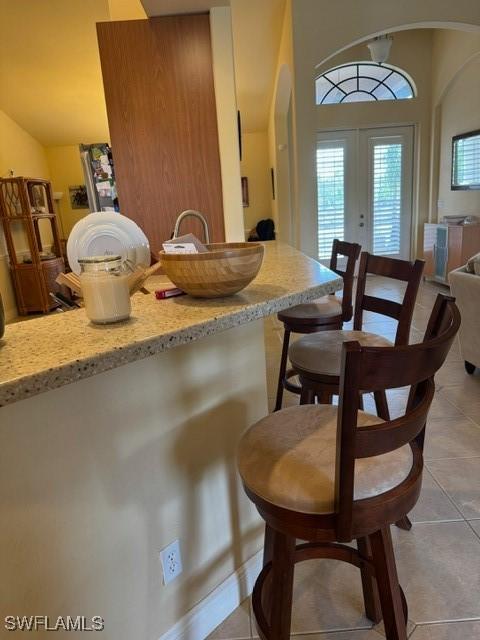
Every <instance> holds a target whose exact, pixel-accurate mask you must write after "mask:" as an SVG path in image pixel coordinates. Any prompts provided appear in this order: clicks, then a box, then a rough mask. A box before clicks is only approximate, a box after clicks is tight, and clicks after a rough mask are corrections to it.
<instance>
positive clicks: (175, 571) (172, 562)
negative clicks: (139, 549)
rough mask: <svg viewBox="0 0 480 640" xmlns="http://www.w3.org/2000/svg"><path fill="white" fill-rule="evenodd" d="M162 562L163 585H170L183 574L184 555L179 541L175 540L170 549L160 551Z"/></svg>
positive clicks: (169, 546)
mask: <svg viewBox="0 0 480 640" xmlns="http://www.w3.org/2000/svg"><path fill="white" fill-rule="evenodd" d="M160 562H161V563H162V571H163V584H169V583H170V582H172V580H175V578H176V577H177V576H179V575H180V574H181V573H182V571H183V567H182V555H181V553H180V542H179V541H178V540H174V541H173V542H172V543H171V544H169V545H168V547H165V549H162V550H161V551H160Z"/></svg>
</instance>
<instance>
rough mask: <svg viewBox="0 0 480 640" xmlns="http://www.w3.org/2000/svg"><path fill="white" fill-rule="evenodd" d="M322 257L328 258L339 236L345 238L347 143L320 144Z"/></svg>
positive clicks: (319, 213) (318, 190)
mask: <svg viewBox="0 0 480 640" xmlns="http://www.w3.org/2000/svg"><path fill="white" fill-rule="evenodd" d="M317 193H318V212H317V216H318V258H319V260H328V258H330V256H331V253H332V242H333V240H334V239H335V238H338V239H339V240H343V239H344V226H345V149H344V147H343V146H339V145H338V143H337V144H336V145H329V146H327V145H324V144H321V145H319V146H318V147H317Z"/></svg>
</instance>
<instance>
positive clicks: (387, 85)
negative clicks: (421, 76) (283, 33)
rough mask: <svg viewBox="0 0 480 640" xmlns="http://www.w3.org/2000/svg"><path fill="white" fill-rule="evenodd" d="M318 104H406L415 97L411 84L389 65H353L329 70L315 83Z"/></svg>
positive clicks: (406, 77)
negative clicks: (402, 102)
mask: <svg viewBox="0 0 480 640" xmlns="http://www.w3.org/2000/svg"><path fill="white" fill-rule="evenodd" d="M315 89H316V103H317V104H339V103H341V102H342V103H343V102H373V101H375V100H408V99H409V98H414V97H415V95H416V91H415V86H414V83H413V80H412V79H411V78H409V77H408V76H407V74H406V73H405V72H404V71H401V70H400V69H396V68H395V67H391V66H390V65H388V64H377V63H376V62H353V63H350V64H344V65H341V66H339V67H334V68H333V69H329V70H328V71H326V72H325V73H323V74H322V75H321V76H319V77H318V78H317V79H316V81H315Z"/></svg>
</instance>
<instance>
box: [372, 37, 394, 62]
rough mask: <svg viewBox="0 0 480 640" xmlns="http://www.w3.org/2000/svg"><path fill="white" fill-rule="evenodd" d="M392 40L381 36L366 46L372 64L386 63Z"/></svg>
mask: <svg viewBox="0 0 480 640" xmlns="http://www.w3.org/2000/svg"><path fill="white" fill-rule="evenodd" d="M392 42H393V38H392V36H389V35H387V34H385V35H383V36H377V37H376V38H375V39H374V40H372V41H371V42H369V43H368V44H367V47H368V48H369V49H370V55H371V57H372V60H373V62H376V63H377V64H382V63H383V62H386V61H387V59H388V56H389V54H390V48H391V46H392Z"/></svg>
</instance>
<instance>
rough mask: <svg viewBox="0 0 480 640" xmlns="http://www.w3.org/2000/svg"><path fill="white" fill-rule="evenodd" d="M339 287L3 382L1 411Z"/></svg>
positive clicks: (336, 282) (311, 290)
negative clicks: (6, 407) (2, 408)
mask: <svg viewBox="0 0 480 640" xmlns="http://www.w3.org/2000/svg"><path fill="white" fill-rule="evenodd" d="M342 286H343V280H342V278H341V277H340V276H339V277H337V278H335V279H332V280H331V281H330V282H328V283H321V284H318V285H314V286H312V287H308V288H307V289H305V290H304V291H302V292H298V293H292V294H288V295H285V296H282V297H279V298H277V299H273V300H268V301H265V302H259V303H257V304H254V305H252V306H248V305H247V308H246V309H245V308H240V309H239V310H238V311H233V312H231V313H228V314H227V315H225V316H224V317H214V318H211V319H209V320H207V321H204V322H201V323H199V324H196V325H191V326H189V327H186V328H184V329H180V330H178V331H175V332H171V333H165V334H162V335H159V336H154V337H152V338H149V339H147V340H144V341H141V342H136V343H133V344H132V345H129V346H127V347H120V348H118V349H113V350H112V351H111V352H109V353H101V354H98V355H95V356H92V357H90V358H85V359H82V360H75V361H74V362H70V363H68V364H66V365H60V366H59V367H55V368H51V369H47V370H44V371H41V372H39V373H37V374H34V375H27V376H24V377H21V378H17V379H15V380H10V381H7V382H4V383H2V384H0V407H4V406H7V405H10V404H13V403H15V402H19V401H21V400H26V399H27V398H32V397H35V396H36V395H40V394H41V393H45V392H47V391H51V390H53V389H58V388H60V387H63V386H66V385H68V384H72V383H74V382H78V381H79V380H84V379H86V378H90V377H93V376H95V375H98V374H100V373H105V372H107V371H111V370H113V369H116V368H117V367H121V366H124V365H126V364H130V363H132V362H137V361H139V360H143V359H145V358H148V357H150V356H153V355H157V354H159V353H162V352H164V351H167V350H168V349H172V348H174V347H177V346H181V345H184V344H190V343H192V342H195V341H196V340H200V339H201V338H205V337H207V336H211V335H214V334H216V333H220V332H222V331H226V330H228V329H232V328H234V327H237V326H240V325H242V324H247V323H248V322H252V321H254V320H259V319H261V318H265V317H267V316H269V315H272V314H274V313H278V312H279V311H282V310H284V309H287V308H288V307H291V306H294V305H297V304H302V303H305V302H311V301H312V300H315V299H317V298H319V297H321V296H325V295H328V294H331V293H335V291H338V290H339V289H341V288H342Z"/></svg>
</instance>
